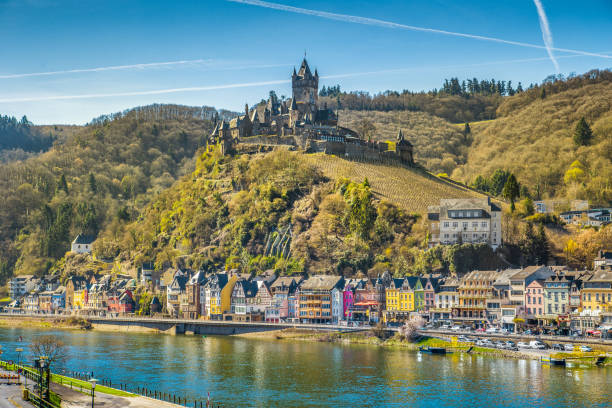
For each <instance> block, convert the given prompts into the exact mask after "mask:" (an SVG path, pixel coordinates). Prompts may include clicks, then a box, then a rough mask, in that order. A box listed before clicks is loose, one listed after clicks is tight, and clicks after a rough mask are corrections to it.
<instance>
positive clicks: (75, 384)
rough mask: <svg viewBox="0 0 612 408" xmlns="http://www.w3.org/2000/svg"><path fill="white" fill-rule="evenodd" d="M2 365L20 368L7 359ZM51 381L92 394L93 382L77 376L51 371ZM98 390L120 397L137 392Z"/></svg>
mask: <svg viewBox="0 0 612 408" xmlns="http://www.w3.org/2000/svg"><path fill="white" fill-rule="evenodd" d="M0 366H2V367H3V368H5V369H6V370H9V371H16V369H17V368H18V366H17V364H9V363H8V362H6V361H2V362H0ZM19 367H21V369H23V370H25V371H28V372H30V373H31V374H33V375H38V372H37V371H36V370H35V369H33V368H31V367H25V366H19ZM51 382H54V383H56V384H59V385H63V386H65V387H69V388H71V389H74V390H77V391H81V392H84V393H87V394H91V383H89V382H88V381H83V380H78V379H76V378H72V377H67V376H65V375H60V374H55V373H51ZM96 392H101V393H103V394H109V395H116V396H118V397H135V396H136V394H132V393H129V392H125V391H122V390H118V389H116V388H110V387H106V386H104V385H100V384H98V385H96Z"/></svg>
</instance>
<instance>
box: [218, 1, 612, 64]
mask: <svg viewBox="0 0 612 408" xmlns="http://www.w3.org/2000/svg"><path fill="white" fill-rule="evenodd" d="M226 1H229V2H232V3H241V4H248V5H251V6H258V7H264V8H269V9H274V10H281V11H287V12H290V13H297V14H306V15H310V16H315V17H321V18H326V19H329V20H336V21H344V22H347V23H355V24H364V25H370V26H377V27H386V28H394V29H401V30H411V31H422V32H427V33H435V34H444V35H450V36H454V37H463V38H471V39H474V40H482V41H492V42H497V43H502V44H509V45H516V46H519V47H527V48H538V49H546V48H547V47H546V46H543V45H538V44H531V43H524V42H519V41H512V40H504V39H502V38H495V37H486V36H483V35H476V34H466V33H458V32H454V31H446V30H439V29H436V28H426V27H417V26H411V25H406V24H399V23H394V22H391V21H385V20H379V19H375V18H369V17H360V16H352V15H348V14H338V13H330V12H327V11H320V10H310V9H305V8H300V7H293V6H287V5H285V4H278V3H270V2H267V1H261V0H226ZM550 49H551V50H554V51H560V52H569V53H572V54H581V55H588V56H591V57H599V58H612V55H604V54H598V53H594V52H587V51H579V50H570V49H566V48H553V47H551V48H550Z"/></svg>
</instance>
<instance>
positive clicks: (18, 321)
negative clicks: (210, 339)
mask: <svg viewBox="0 0 612 408" xmlns="http://www.w3.org/2000/svg"><path fill="white" fill-rule="evenodd" d="M2 326H5V327H28V328H38V329H66V330H93V331H101V332H122V333H128V334H129V333H152V334H167V333H168V331H163V330H159V329H156V328H151V327H144V326H142V325H140V324H129V325H126V324H117V325H114V324H108V323H105V324H95V323H94V324H92V323H91V322H89V321H88V320H86V319H84V318H80V317H61V316H58V317H50V316H46V317H40V318H38V317H32V316H18V315H17V316H0V327H2ZM377 334H378V335H377ZM232 336H234V337H243V338H252V339H267V340H273V341H283V340H284V341H302V342H322V343H337V344H361V345H370V346H375V347H384V348H393V349H402V350H409V351H418V349H419V347H443V348H446V349H448V350H449V351H452V352H454V353H466V352H467V351H468V349H469V350H470V351H469V352H470V354H476V355H484V356H491V357H506V358H513V359H525V360H540V359H541V358H542V357H548V356H550V354H551V351H539V350H525V349H521V350H519V351H512V350H504V349H497V348H486V347H477V346H473V344H471V343H457V344H453V343H451V342H450V341H449V340H450V336H446V338H448V340H446V339H445V338H444V337H445V336H442V335H441V336H440V337H442V338H437V337H433V336H422V337H421V338H420V339H419V340H417V341H409V340H406V339H404V338H402V337H401V336H399V334H397V333H396V334H395V335H393V336H385V335H384V332H380V333H375V331H374V330H364V331H361V332H346V333H345V332H335V331H329V330H313V329H305V328H286V329H278V330H268V331H257V332H249V333H242V334H236V335H232ZM579 343H580V342H579V341H576V344H579ZM601 351H604V350H601ZM568 355H569V356H571V357H572V358H576V359H578V357H580V356H576V355H573V354H572V353H568ZM608 355H609V353H608ZM595 361H596V359H595V358H591V359H588V358H583V359H582V360H581V362H584V363H586V364H593V363H594V362H595ZM604 365H612V357H607V358H606V360H605V361H604Z"/></svg>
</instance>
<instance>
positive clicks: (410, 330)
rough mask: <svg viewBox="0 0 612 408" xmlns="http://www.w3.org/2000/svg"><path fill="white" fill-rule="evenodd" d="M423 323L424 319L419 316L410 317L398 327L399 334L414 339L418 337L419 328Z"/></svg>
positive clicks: (407, 338)
mask: <svg viewBox="0 0 612 408" xmlns="http://www.w3.org/2000/svg"><path fill="white" fill-rule="evenodd" d="M424 324H425V321H424V320H423V319H422V318H420V317H417V318H414V319H411V320H409V321H407V322H406V323H404V325H403V326H402V327H400V329H399V334H400V336H402V337H404V338H405V339H406V340H410V341H414V340H416V339H418V338H419V337H420V334H419V329H420V328H421V327H423V325H424Z"/></svg>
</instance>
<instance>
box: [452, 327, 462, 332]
mask: <svg viewBox="0 0 612 408" xmlns="http://www.w3.org/2000/svg"><path fill="white" fill-rule="evenodd" d="M450 329H451V330H452V331H459V330H461V327H460V326H453V327H451V328H450Z"/></svg>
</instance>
